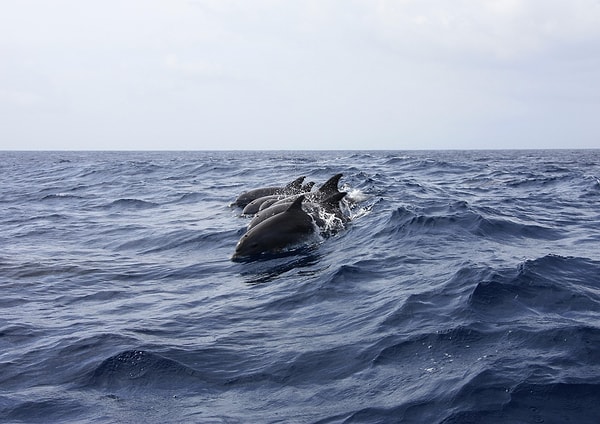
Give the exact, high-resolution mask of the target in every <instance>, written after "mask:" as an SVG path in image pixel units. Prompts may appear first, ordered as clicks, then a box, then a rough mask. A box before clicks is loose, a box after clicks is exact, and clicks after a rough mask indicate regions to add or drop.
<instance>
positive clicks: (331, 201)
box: [248, 191, 347, 229]
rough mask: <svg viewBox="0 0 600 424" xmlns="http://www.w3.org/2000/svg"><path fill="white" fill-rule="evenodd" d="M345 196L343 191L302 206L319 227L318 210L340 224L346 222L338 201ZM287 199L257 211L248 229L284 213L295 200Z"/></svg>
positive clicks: (321, 224) (320, 222) (320, 221)
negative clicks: (335, 219) (330, 215)
mask: <svg viewBox="0 0 600 424" xmlns="http://www.w3.org/2000/svg"><path fill="white" fill-rule="evenodd" d="M346 194H347V193H346V192H345V191H344V192H340V193H336V194H333V195H332V196H330V197H328V198H327V199H325V200H322V201H320V202H318V203H316V202H306V201H305V202H304V203H303V204H304V206H305V207H306V209H308V212H307V213H308V214H309V215H310V216H312V218H313V220H314V221H315V223H316V224H317V226H319V227H323V222H322V219H321V218H320V216H319V209H323V210H324V211H325V212H327V213H329V214H334V215H335V216H336V218H339V219H340V220H341V221H342V222H346V221H347V218H346V217H345V216H344V215H343V213H342V211H341V210H340V201H341V200H342V199H343V198H344V197H345V196H346ZM288 199H289V201H288V202H281V203H277V204H276V205H272V206H270V207H268V208H266V209H263V210H261V211H259V212H258V213H257V214H256V215H255V216H254V218H252V221H250V224H248V229H251V228H253V227H256V226H257V225H258V224H260V223H261V222H263V221H265V220H266V219H269V218H270V217H272V216H274V215H277V214H280V213H282V212H285V211H286V210H287V209H288V208H289V207H290V205H291V204H292V203H293V202H294V200H296V199H297V198H295V197H290V198H288Z"/></svg>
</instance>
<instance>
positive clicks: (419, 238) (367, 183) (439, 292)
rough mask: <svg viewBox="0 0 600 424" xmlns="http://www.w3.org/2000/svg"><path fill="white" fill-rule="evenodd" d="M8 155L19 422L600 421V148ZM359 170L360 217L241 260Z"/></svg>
mask: <svg viewBox="0 0 600 424" xmlns="http://www.w3.org/2000/svg"><path fill="white" fill-rule="evenodd" d="M0 159H1V160H0V187H1V188H0V206H1V208H0V229H1V232H0V285H1V288H2V296H1V297H0V311H1V314H0V421H2V422H80V421H86V422H100V423H103V422H131V423H135V422H145V423H158V422H208V423H213V422H216V423H219V422H227V423H238V422H239V423H246V422H257V423H259V422H260V423H278V422H281V423H314V422H319V423H340V422H352V423H354V422H356V423H388V422H391V423H393V422H407V423H412V422H414V423H434V422H444V423H505V422H511V423H516V422H519V423H539V422H544V423H567V422H572V423H595V422H598V420H599V417H600V182H599V178H600V151H498V152H329V153H327V152H266V153H265V152H262V153H261V152H192V153H183V152H172V153H165V152H152V153H147V152H144V153H136V152H128V153H123V152H111V153H93V152H89V153H87V152H86V153H69V152H46V153H44V152H31V153H18V152H14V153H12V152H3V153H0ZM337 172H342V173H343V174H344V177H343V178H342V180H341V188H344V189H346V190H348V191H350V192H351V195H352V196H353V198H354V199H355V200H356V203H355V204H354V206H353V208H352V209H351V211H350V212H351V214H352V217H353V219H352V221H351V222H350V223H349V224H348V225H347V227H346V228H345V229H344V230H342V231H341V232H339V233H337V234H335V235H334V236H332V237H330V238H327V239H324V240H323V241H322V242H321V243H320V245H319V246H318V247H317V248H316V249H314V250H311V251H309V252H304V253H303V254H300V255H292V256H288V257H283V258H277V259H272V260H267V261H258V262H250V263H234V262H231V261H230V258H231V255H232V254H233V251H234V248H235V244H236V242H237V240H238V239H239V237H240V236H241V234H243V232H244V228H245V226H246V224H247V223H248V219H247V218H243V217H240V216H239V213H240V211H239V209H234V208H231V207H229V206H228V205H229V204H230V203H231V202H232V201H233V200H234V199H235V198H236V196H237V195H238V194H239V193H241V192H242V191H245V190H247V189H250V188H256V187H261V186H267V185H279V184H285V183H287V182H289V181H291V180H292V179H294V178H296V177H298V176H300V175H306V176H307V180H312V181H315V182H317V184H319V183H322V182H324V181H325V180H326V179H327V178H329V177H330V176H332V175H333V174H335V173H337Z"/></svg>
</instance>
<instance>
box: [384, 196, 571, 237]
mask: <svg viewBox="0 0 600 424" xmlns="http://www.w3.org/2000/svg"><path fill="white" fill-rule="evenodd" d="M436 209H440V208H432V209H429V211H430V212H435V213H436V214H435V215H433V214H426V213H419V212H417V210H415V209H409V208H407V207H404V206H402V207H399V208H397V209H396V210H394V211H393V212H392V213H391V216H390V218H389V219H388V222H387V224H386V227H385V228H384V229H383V230H380V231H379V233H378V234H377V235H378V236H385V235H388V234H393V235H400V236H404V237H408V236H418V235H424V234H442V235H443V234H446V235H452V236H456V235H459V234H463V235H464V234H470V235H474V236H479V237H483V238H489V239H491V240H494V241H504V240H506V239H514V238H532V239H539V240H559V239H561V238H563V237H564V232H563V231H562V230H560V229H557V228H550V227H546V226H543V225H540V224H536V223H521V222H518V221H517V220H516V218H514V217H512V218H500V217H486V216H484V215H483V214H482V213H479V212H477V211H476V210H473V209H471V208H470V207H468V205H467V204H466V202H455V203H453V204H450V205H448V206H445V207H442V208H441V210H436ZM427 211H428V210H421V212H427Z"/></svg>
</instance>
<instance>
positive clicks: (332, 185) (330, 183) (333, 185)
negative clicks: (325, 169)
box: [319, 174, 343, 196]
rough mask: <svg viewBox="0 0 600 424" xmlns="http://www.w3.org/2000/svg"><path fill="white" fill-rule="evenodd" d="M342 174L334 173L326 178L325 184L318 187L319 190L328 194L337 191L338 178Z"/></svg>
mask: <svg viewBox="0 0 600 424" xmlns="http://www.w3.org/2000/svg"><path fill="white" fill-rule="evenodd" d="M342 175H343V174H335V175H334V176H333V177H331V178H330V179H328V180H327V181H326V182H325V184H323V185H322V186H321V188H319V191H320V192H321V193H324V194H325V195H328V196H329V195H332V194H336V193H338V192H339V190H338V182H339V181H340V178H342Z"/></svg>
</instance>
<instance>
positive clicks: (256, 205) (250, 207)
mask: <svg viewBox="0 0 600 424" xmlns="http://www.w3.org/2000/svg"><path fill="white" fill-rule="evenodd" d="M285 197H286V196H283V195H281V194H272V195H270V196H263V197H259V198H258V199H254V200H253V201H251V202H250V203H248V204H247V205H246V206H245V207H244V210H243V211H242V214H243V215H254V214H255V213H257V212H258V211H259V210H260V207H261V206H262V205H263V203H265V202H266V201H271V202H272V203H275V202H277V201H278V200H281V199H284V198H285Z"/></svg>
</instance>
